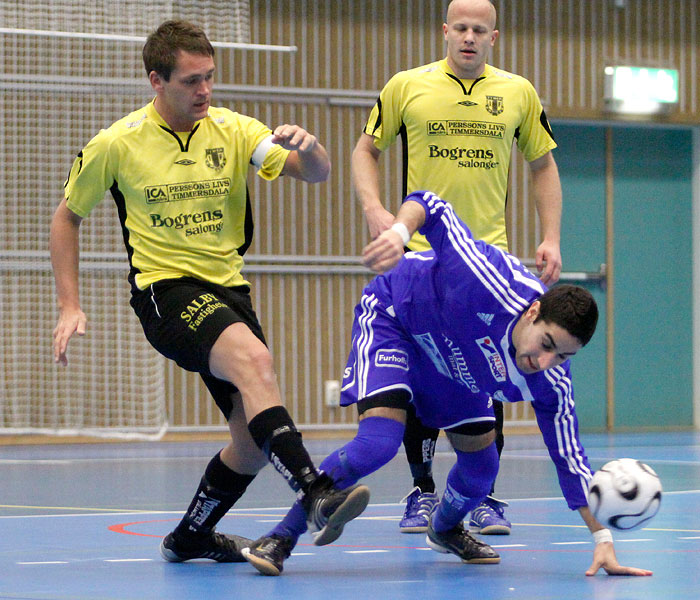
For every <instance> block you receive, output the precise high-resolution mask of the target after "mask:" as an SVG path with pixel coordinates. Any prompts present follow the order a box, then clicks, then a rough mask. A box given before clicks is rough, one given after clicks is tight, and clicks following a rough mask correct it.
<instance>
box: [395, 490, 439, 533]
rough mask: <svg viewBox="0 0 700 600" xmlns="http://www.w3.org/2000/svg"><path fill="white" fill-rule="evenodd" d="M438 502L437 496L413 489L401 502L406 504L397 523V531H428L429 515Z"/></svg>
mask: <svg viewBox="0 0 700 600" xmlns="http://www.w3.org/2000/svg"><path fill="white" fill-rule="evenodd" d="M439 501H440V499H439V498H438V495H437V494H435V493H425V494H424V493H423V492H421V490H420V488H419V487H414V488H413V489H412V490H411V491H410V492H409V493H408V495H407V496H404V498H403V499H402V500H401V502H406V510H405V511H404V513H403V519H401V522H400V523H399V531H401V533H425V532H426V531H428V520H429V519H430V513H431V512H433V510H435V507H436V506H437V504H438V502H439Z"/></svg>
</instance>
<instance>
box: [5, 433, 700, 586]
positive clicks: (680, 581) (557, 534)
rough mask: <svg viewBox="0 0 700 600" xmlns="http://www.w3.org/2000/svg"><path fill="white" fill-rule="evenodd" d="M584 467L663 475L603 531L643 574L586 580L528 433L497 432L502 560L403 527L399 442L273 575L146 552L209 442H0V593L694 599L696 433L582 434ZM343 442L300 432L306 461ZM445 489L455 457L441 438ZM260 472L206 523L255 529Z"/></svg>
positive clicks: (268, 476)
mask: <svg viewBox="0 0 700 600" xmlns="http://www.w3.org/2000/svg"><path fill="white" fill-rule="evenodd" d="M583 441H584V444H585V445H586V450H587V453H588V455H589V457H590V459H591V463H592V465H593V466H594V467H595V468H597V467H600V466H601V465H602V464H603V463H604V462H607V461H608V460H610V459H612V458H620V457H633V458H638V459H640V460H642V461H644V462H647V463H648V464H650V465H651V466H652V467H653V468H654V469H655V470H656V471H657V473H658V474H659V475H660V477H661V480H662V482H663V485H664V496H663V501H662V504H661V511H660V513H659V514H658V515H657V517H656V518H655V519H654V520H653V521H652V522H651V523H650V524H649V527H648V528H646V529H642V530H640V531H635V532H628V533H625V534H623V533H616V534H615V539H616V542H615V545H616V550H617V556H618V559H619V560H620V562H621V563H622V564H625V565H632V566H638V567H643V568H648V569H651V570H653V571H654V575H653V576H652V577H644V578H632V577H629V578H627V577H609V576H607V575H605V574H604V573H603V572H600V573H599V574H598V575H597V576H596V577H586V576H585V575H584V572H585V570H586V569H587V568H588V566H589V564H590V562H591V558H592V551H593V544H592V543H591V538H590V535H589V534H588V532H587V530H586V529H585V528H584V527H583V524H582V522H581V520H580V518H579V516H578V514H577V513H572V512H571V511H569V510H568V509H567V507H566V504H565V503H564V500H563V499H562V498H561V493H560V491H559V487H558V484H557V482H556V476H555V473H554V468H553V466H552V464H551V462H550V461H549V458H548V456H547V454H546V451H545V449H544V446H543V445H542V442H541V440H540V438H539V437H537V436H514V435H513V436H507V437H506V450H505V452H504V455H503V459H502V461H501V473H500V475H499V479H498V484H497V495H498V496H499V497H501V498H504V499H506V500H508V501H509V502H510V508H509V509H507V516H508V517H509V518H510V519H511V521H513V532H512V534H511V535H510V536H497V537H496V536H490V537H488V536H484V537H485V540H486V541H487V542H488V543H490V544H492V545H493V546H494V547H496V548H498V550H499V552H500V554H501V557H502V560H501V563H500V564H499V565H465V564H462V563H461V562H460V561H459V560H458V559H457V558H456V557H455V556H452V555H447V554H439V553H436V552H433V551H432V550H430V549H428V548H427V546H426V544H425V539H424V536H423V535H420V534H413V535H406V534H401V533H399V531H398V521H399V519H400V516H401V514H402V511H403V505H402V504H400V503H399V501H400V499H401V498H402V497H403V496H404V494H406V493H407V492H408V491H409V490H410V487H411V486H410V479H409V477H408V467H407V466H406V462H405V456H404V455H403V454H402V453H401V454H399V456H397V457H396V458H395V459H394V460H393V461H392V462H391V463H390V464H389V465H387V466H386V467H385V468H384V469H383V470H381V471H380V472H378V473H375V474H373V475H372V476H370V477H368V478H367V479H366V480H365V482H366V483H367V484H368V485H369V486H370V489H371V490H372V500H371V504H370V506H369V507H368V509H367V510H366V511H365V513H364V514H363V515H362V516H361V517H360V518H358V519H357V520H355V521H353V522H352V523H350V524H349V525H348V526H347V528H346V531H345V533H344V535H343V536H342V537H341V538H340V539H339V540H338V541H337V542H336V543H335V544H332V545H330V546H326V547H323V548H317V547H315V546H313V545H311V543H310V538H309V537H304V538H302V543H301V544H300V545H299V546H297V548H296V549H295V552H294V554H293V555H292V557H291V558H290V559H288V560H287V562H286V563H285V571H284V573H283V574H282V576H280V577H264V576H262V575H259V574H258V573H257V571H255V570H254V569H253V568H252V567H251V566H250V565H248V564H247V563H244V564H233V565H231V564H228V565H226V564H217V563H213V562H210V561H197V562H192V563H182V564H169V563H165V562H164V561H163V560H162V559H161V558H160V555H159V554H158V545H159V543H160V540H161V537H162V536H164V535H165V534H166V533H167V532H168V531H170V530H171V529H172V528H173V527H174V525H175V524H176V523H177V521H178V520H179V518H180V516H181V515H182V512H183V510H184V509H185V508H186V506H187V504H188V503H189V501H190V499H191V496H192V493H193V491H194V489H195V487H196V485H197V483H198V481H199V478H200V476H201V474H202V472H203V470H204V467H205V466H206V464H207V462H208V461H209V459H210V458H211V456H212V455H213V454H214V453H215V452H216V451H217V449H218V448H219V447H220V445H221V444H218V443H210V442H207V443H191V442H190V443H166V442H156V443H138V444H133V443H131V444H97V445H92V444H80V445H77V444H76V445H41V446H38V445H37V446H0V598H11V599H14V600H18V599H32V600H37V599H51V600H58V599H61V600H64V599H70V600H87V599H91V600H98V599H99V600H107V599H110V600H111V599H119V600H132V599H133V600H137V599H138V600H143V599H154V600H155V599H164V600H165V599H167V600H178V599H188V600H190V599H200V598H201V599H206V600H216V599H218V598H222V599H223V598H226V599H227V600H233V599H245V600H253V599H257V598H284V599H295V598H304V599H306V598H309V599H311V598H313V599H315V598H324V599H325V598H329V599H331V600H346V599H352V600H360V599H362V598H367V599H369V598H382V599H385V598H386V599H393V598H407V599H409V598H410V599H411V600H413V599H420V600H432V599H437V598H440V599H444V598H470V599H471V598H479V600H486V599H498V600H501V599H507V600H526V599H527V600H534V599H538V600H546V599H556V600H562V599H566V600H577V599H584V598H585V599H596V600H622V599H625V600H633V599H634V600H636V599H641V598H644V599H647V598H649V599H654V600H666V599H678V598H683V599H691V598H692V599H695V598H700V510H698V507H699V506H700V434H698V433H686V432H682V433H678V432H671V433H662V434H618V435H614V436H612V435H611V436H608V435H587V436H586V435H584V436H583ZM342 443H343V441H342V440H335V441H328V440H325V441H315V440H311V441H309V442H308V443H307V446H308V447H309V450H310V451H311V452H312V455H313V456H314V459H315V460H316V462H317V463H318V462H320V460H321V458H322V457H323V456H325V454H327V453H328V452H330V451H331V450H333V449H334V448H336V447H338V446H340V445H342ZM438 450H439V451H438V454H437V456H436V460H435V473H436V481H437V482H438V486H439V487H440V488H441V489H442V486H443V485H444V481H445V477H446V475H447V472H448V470H449V468H450V466H451V464H452V455H451V453H450V452H449V448H448V446H447V444H446V442H445V440H444V438H441V439H440V442H439V446H438ZM292 500H293V496H292V492H291V491H290V490H289V489H288V488H287V487H286V484H285V483H284V481H282V478H281V477H280V476H279V475H278V474H277V473H276V472H275V471H274V470H273V469H272V468H271V467H267V468H266V469H264V470H263V472H262V473H261V474H260V475H259V476H258V478H257V479H256V480H255V481H254V482H253V484H252V485H251V487H250V489H249V490H248V492H247V493H246V495H245V496H244V498H242V499H241V501H240V502H239V504H238V505H237V507H236V509H234V510H233V511H232V512H231V514H230V515H228V516H227V517H225V518H224V520H223V521H222V522H221V525H220V527H219V529H220V530H221V531H225V532H231V533H234V532H235V533H238V534H241V535H245V536H247V537H251V538H256V537H258V536H259V535H261V534H262V533H264V532H266V531H267V530H268V529H269V528H270V527H271V526H272V524H273V523H275V522H276V521H277V520H278V519H279V518H280V516H281V515H282V514H283V513H284V511H285V510H286V508H287V507H288V505H289V504H290V503H291V502H292Z"/></svg>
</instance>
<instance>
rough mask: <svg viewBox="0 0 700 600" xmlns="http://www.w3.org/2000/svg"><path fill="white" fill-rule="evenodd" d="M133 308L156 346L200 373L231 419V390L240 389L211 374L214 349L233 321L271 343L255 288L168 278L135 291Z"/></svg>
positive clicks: (164, 353)
mask: <svg viewBox="0 0 700 600" xmlns="http://www.w3.org/2000/svg"><path fill="white" fill-rule="evenodd" d="M131 306H132V308H133V309H134V312H135V313H136V315H137V316H138V318H139V320H140V321H141V326H142V327H143V331H144V333H145V334H146V338H147V339H148V341H149V342H150V343H151V345H152V346H153V347H154V348H155V349H156V350H158V352H160V353H161V354H162V355H163V356H165V357H167V358H170V359H171V360H174V361H175V362H176V363H177V364H178V365H180V366H181V367H182V368H183V369H186V370H188V371H194V372H197V373H199V374H200V375H201V376H202V379H203V380H204V383H205V384H206V386H207V388H208V389H209V391H210V392H211V394H212V396H214V400H215V401H216V404H217V406H218V407H219V408H220V409H221V412H223V413H224V416H225V417H226V419H227V420H228V417H229V415H230V413H231V394H233V393H235V392H237V391H238V389H237V388H236V386H234V385H233V384H232V383H229V382H227V381H222V380H220V379H217V378H215V377H214V376H213V375H212V374H211V372H210V371H209V353H210V352H211V349H212V347H213V346H214V343H215V342H216V340H217V339H218V338H219V336H220V335H221V333H222V332H223V331H224V329H226V328H227V327H228V326H229V325H231V324H233V323H244V324H245V325H247V326H248V328H249V329H250V330H251V331H252V332H253V333H254V334H255V336H256V337H257V338H258V339H259V340H260V341H262V343H263V344H266V342H265V336H264V335H263V332H262V328H261V327H260V323H259V322H258V318H257V316H256V315H255V311H254V310H253V305H252V303H251V301H250V288H249V287H248V286H238V287H232V288H226V287H223V286H221V285H217V284H215V283H209V282H206V281H201V280H199V279H194V278H192V277H182V278H180V279H165V280H162V281H157V282H156V283H154V284H152V285H151V286H149V287H148V288H146V289H145V290H138V291H136V292H134V293H132V296H131ZM266 345H267V344H266Z"/></svg>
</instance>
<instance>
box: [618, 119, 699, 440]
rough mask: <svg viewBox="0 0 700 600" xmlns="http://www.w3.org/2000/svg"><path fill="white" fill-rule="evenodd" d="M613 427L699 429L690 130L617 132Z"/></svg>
mask: <svg viewBox="0 0 700 600" xmlns="http://www.w3.org/2000/svg"><path fill="white" fill-rule="evenodd" d="M613 148H614V157H615V159H614V172H615V252H614V256H615V265H616V275H615V425H616V428H623V429H624V428H637V427H678V426H691V425H692V419H693V414H692V403H693V397H692V363H693V360H692V359H693V346H692V331H693V323H692V270H693V262H692V179H691V176H692V135H691V132H690V131H688V130H681V129H675V130H662V129H619V130H616V131H615V132H614V137H613Z"/></svg>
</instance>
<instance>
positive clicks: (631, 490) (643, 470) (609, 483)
mask: <svg viewBox="0 0 700 600" xmlns="http://www.w3.org/2000/svg"><path fill="white" fill-rule="evenodd" d="M661 491H662V489H661V481H660V480H659V476H658V475H657V474H656V473H655V472H654V469H652V468H651V467H650V466H649V465H645V464H644V463H642V462H640V461H638V460H635V459H634V458H619V459H617V460H613V461H610V462H609V463H607V464H605V465H603V466H602V467H601V468H600V470H599V471H596V473H595V475H593V479H591V482H590V484H589V486H588V506H589V507H590V509H591V512H592V513H593V515H594V516H595V518H596V519H598V521H600V523H601V524H602V525H604V526H605V527H611V528H613V529H617V530H619V531H631V530H633V529H639V528H640V527H643V526H644V525H646V524H647V522H649V520H650V519H651V518H652V517H653V516H654V515H655V514H656V513H657V512H658V511H659V506H660V505H661Z"/></svg>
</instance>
